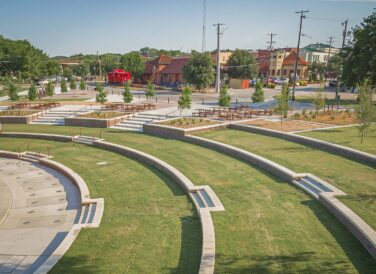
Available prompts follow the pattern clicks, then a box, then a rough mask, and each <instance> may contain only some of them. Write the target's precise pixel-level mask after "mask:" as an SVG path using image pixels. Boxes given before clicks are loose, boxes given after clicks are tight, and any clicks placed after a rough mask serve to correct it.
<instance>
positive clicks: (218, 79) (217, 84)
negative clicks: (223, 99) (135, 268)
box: [213, 23, 224, 93]
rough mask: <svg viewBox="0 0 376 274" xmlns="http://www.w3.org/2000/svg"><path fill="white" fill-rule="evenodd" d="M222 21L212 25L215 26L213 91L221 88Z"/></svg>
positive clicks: (217, 91)
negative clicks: (215, 65) (214, 77)
mask: <svg viewBox="0 0 376 274" xmlns="http://www.w3.org/2000/svg"><path fill="white" fill-rule="evenodd" d="M223 25H224V24H223V23H217V24H214V25H213V26H216V27H217V60H216V61H217V74H216V80H215V92H216V93H219V90H220V89H221V65H220V60H219V59H220V54H221V51H220V39H221V36H222V34H223V32H224V30H223V29H222V30H221V26H223Z"/></svg>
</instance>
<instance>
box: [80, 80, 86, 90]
mask: <svg viewBox="0 0 376 274" xmlns="http://www.w3.org/2000/svg"><path fill="white" fill-rule="evenodd" d="M85 88H86V85H85V81H84V79H82V78H81V81H80V90H85Z"/></svg>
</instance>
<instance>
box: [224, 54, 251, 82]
mask: <svg viewBox="0 0 376 274" xmlns="http://www.w3.org/2000/svg"><path fill="white" fill-rule="evenodd" d="M227 66H228V68H227V73H228V76H229V77H230V78H235V79H253V78H255V77H256V76H257V73H258V65H257V64H256V60H255V58H254V57H253V55H252V54H250V53H249V52H248V51H247V50H242V49H237V50H236V51H235V52H234V53H233V54H232V55H231V56H230V58H229V59H228V61H227Z"/></svg>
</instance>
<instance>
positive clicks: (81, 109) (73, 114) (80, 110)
mask: <svg viewBox="0 0 376 274" xmlns="http://www.w3.org/2000/svg"><path fill="white" fill-rule="evenodd" d="M88 106H92V105H91V104H90V105H86V106H84V107H82V108H80V109H78V110H76V111H75V112H73V113H72V114H71V115H69V116H68V117H72V116H75V114H76V113H78V112H80V113H81V112H82V111H83V110H84V109H85V108H87V107H88Z"/></svg>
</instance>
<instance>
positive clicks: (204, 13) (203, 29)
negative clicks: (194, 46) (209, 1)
mask: <svg viewBox="0 0 376 274" xmlns="http://www.w3.org/2000/svg"><path fill="white" fill-rule="evenodd" d="M203 1H204V9H203V15H202V48H201V52H205V50H206V0H203Z"/></svg>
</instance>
